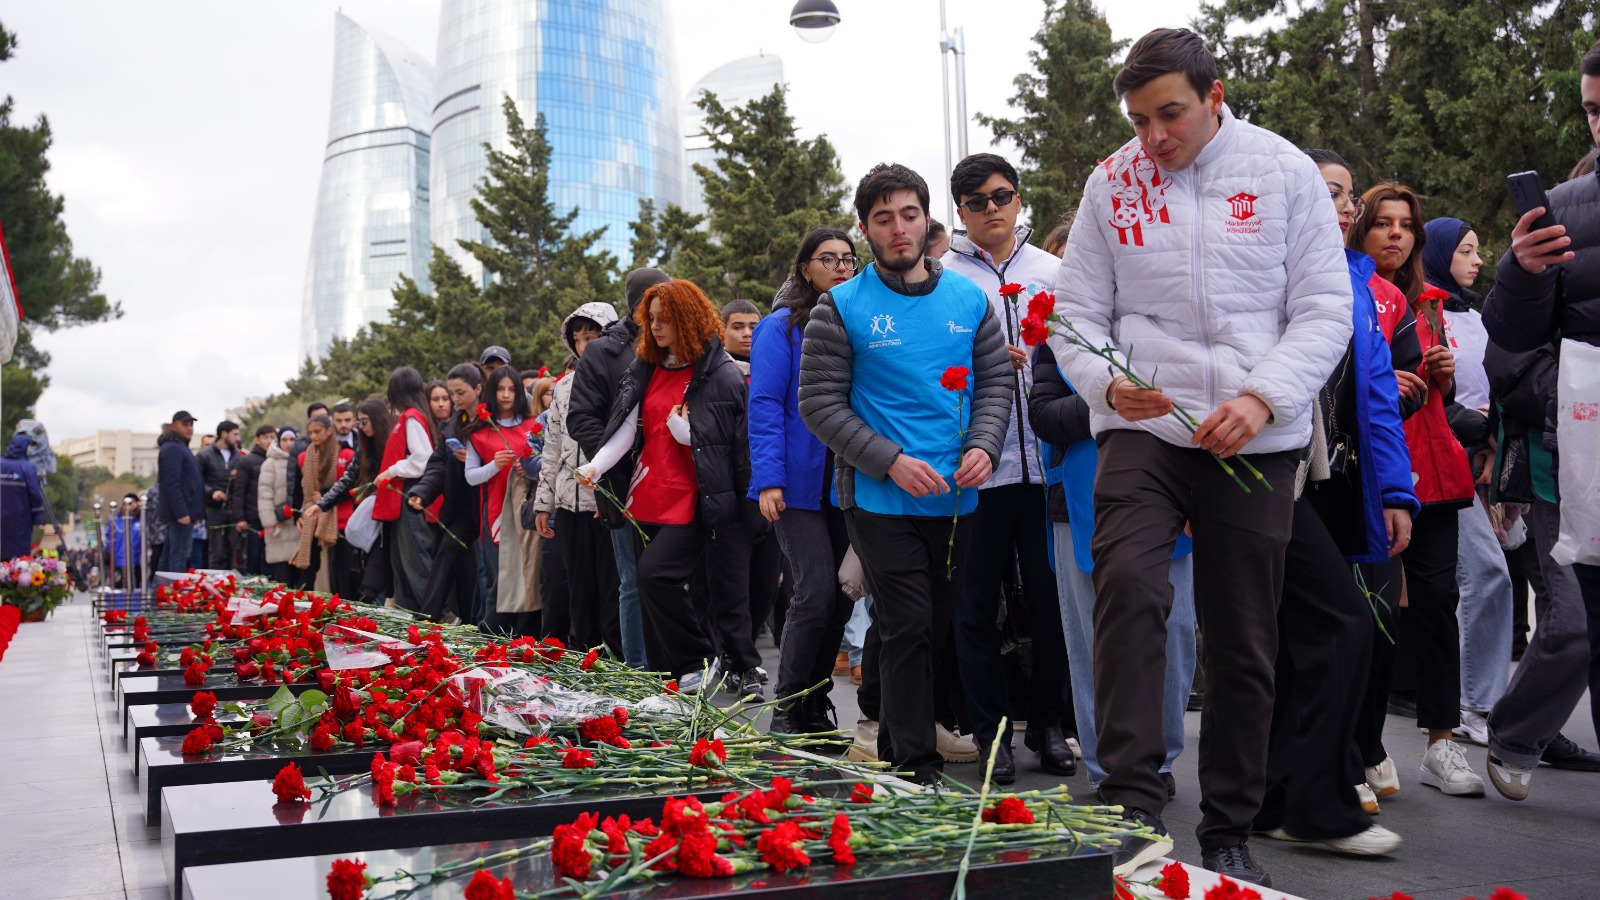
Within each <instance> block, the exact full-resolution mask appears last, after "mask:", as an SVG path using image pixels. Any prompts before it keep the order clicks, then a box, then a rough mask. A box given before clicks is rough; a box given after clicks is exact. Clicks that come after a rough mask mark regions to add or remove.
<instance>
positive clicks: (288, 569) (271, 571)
mask: <svg viewBox="0 0 1600 900" xmlns="http://www.w3.org/2000/svg"><path fill="white" fill-rule="evenodd" d="M294 572H295V568H294V567H293V566H291V565H289V564H288V563H287V562H275V563H267V564H266V571H265V572H264V573H263V574H265V575H266V576H267V577H268V578H270V579H272V580H273V581H276V582H278V583H279V584H284V585H287V584H290V583H291V582H290V579H291V578H293V577H294V574H293V573H294Z"/></svg>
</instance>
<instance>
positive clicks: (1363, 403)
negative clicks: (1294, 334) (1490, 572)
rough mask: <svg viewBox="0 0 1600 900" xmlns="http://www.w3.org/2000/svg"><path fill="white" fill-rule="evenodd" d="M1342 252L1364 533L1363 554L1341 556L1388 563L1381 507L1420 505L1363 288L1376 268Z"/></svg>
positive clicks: (1384, 352) (1394, 393)
mask: <svg viewBox="0 0 1600 900" xmlns="http://www.w3.org/2000/svg"><path fill="white" fill-rule="evenodd" d="M1344 253H1345V261H1346V263H1348V265H1349V267H1350V290H1351V291H1352V292H1353V293H1354V295H1355V303H1354V304H1352V309H1353V310H1354V313H1353V315H1354V325H1355V331H1354V334H1353V336H1352V337H1351V351H1352V353H1353V355H1354V358H1353V360H1352V362H1353V365H1352V366H1351V370H1352V371H1353V372H1354V373H1355V407H1356V434H1355V439H1356V445H1357V448H1358V450H1359V452H1360V459H1361V464H1360V465H1358V466H1357V470H1358V471H1359V472H1360V474H1361V495H1362V503H1361V517H1362V521H1363V522H1364V523H1365V524H1366V532H1367V541H1366V543H1367V546H1366V551H1365V552H1364V553H1358V554H1352V555H1350V556H1348V557H1346V558H1347V559H1349V561H1350V562H1353V563H1381V562H1384V561H1386V560H1388V559H1389V533H1388V530H1387V529H1386V528H1384V524H1383V511H1384V509H1385V508H1392V509H1408V510H1410V511H1411V515H1413V516H1415V515H1416V514H1417V513H1418V512H1420V511H1421V509H1422V505H1421V504H1420V503H1418V502H1417V495H1416V493H1415V492H1414V491H1413V490H1412V487H1411V451H1410V450H1408V449H1407V448H1406V434H1405V431H1404V430H1403V429H1402V428H1401V425H1400V389H1399V386H1398V385H1397V384H1396V383H1395V379H1394V368H1393V363H1392V362H1391V360H1390V356H1389V343H1388V341H1385V340H1384V339H1383V329H1382V328H1381V326H1380V325H1379V324H1378V310H1377V307H1376V306H1375V305H1374V303H1373V299H1372V289H1371V288H1369V287H1367V282H1368V281H1370V280H1371V279H1372V273H1373V271H1374V270H1375V269H1376V267H1377V264H1376V263H1374V262H1373V261H1372V257H1370V256H1367V255H1366V254H1365V253H1358V252H1356V251H1354V250H1348V249H1347V250H1345V252H1344Z"/></svg>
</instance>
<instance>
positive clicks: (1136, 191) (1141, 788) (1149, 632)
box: [1051, 29, 1352, 885]
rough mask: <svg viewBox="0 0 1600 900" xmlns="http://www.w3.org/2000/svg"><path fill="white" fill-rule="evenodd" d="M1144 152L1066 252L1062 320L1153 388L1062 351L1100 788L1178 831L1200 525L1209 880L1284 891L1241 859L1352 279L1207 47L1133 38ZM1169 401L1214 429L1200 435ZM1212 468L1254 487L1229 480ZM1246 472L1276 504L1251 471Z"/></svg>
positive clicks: (1103, 180) (1134, 113)
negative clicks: (1178, 597) (1172, 718)
mask: <svg viewBox="0 0 1600 900" xmlns="http://www.w3.org/2000/svg"><path fill="white" fill-rule="evenodd" d="M1114 84H1115V87H1116V90H1117V94H1118V96H1119V97H1120V98H1122V100H1123V102H1124V104H1125V107H1126V110H1127V115H1128V118H1129V119H1130V121H1131V122H1132V123H1133V127H1134V131H1135V133H1136V138H1135V139H1134V140H1132V141H1129V142H1128V144H1127V145H1125V146H1124V147H1123V148H1122V149H1121V150H1119V151H1117V152H1116V153H1114V154H1112V156H1111V157H1110V158H1108V159H1107V160H1105V161H1104V162H1103V163H1101V164H1100V165H1099V166H1097V167H1096V169H1095V170H1094V172H1093V173H1092V174H1091V175H1090V176H1089V179H1088V182H1087V184H1086V185H1085V188H1084V197H1083V201H1082V203H1081V205H1080V206H1079V209H1078V215H1077V219H1076V221H1075V222H1074V224H1073V228H1072V234H1071V237H1070V238H1069V239H1068V242H1067V247H1066V251H1065V253H1064V254H1063V259H1062V264H1061V269H1060V271H1059V273H1058V275H1057V279H1056V283H1055V294H1056V304H1057V305H1056V311H1057V312H1058V313H1059V314H1061V315H1062V316H1064V317H1065V318H1066V319H1067V320H1069V321H1070V322H1071V323H1072V324H1073V325H1074V326H1076V328H1077V329H1078V331H1079V332H1080V333H1081V334H1082V335H1083V336H1084V338H1085V339H1086V340H1087V341H1088V342H1089V343H1090V344H1092V345H1093V346H1096V347H1102V346H1106V345H1110V346H1111V347H1113V348H1115V349H1116V351H1117V352H1118V356H1119V357H1124V356H1126V354H1128V353H1129V352H1132V353H1133V354H1134V356H1133V362H1132V367H1133V369H1134V370H1135V371H1136V372H1137V373H1138V374H1139V375H1141V376H1142V377H1143V378H1144V379H1146V380H1148V381H1150V382H1153V383H1154V384H1155V385H1157V389H1156V390H1143V389H1140V388H1138V387H1136V386H1135V385H1134V383H1133V382H1131V381H1130V380H1128V379H1127V378H1126V377H1124V376H1122V375H1120V374H1117V373H1114V372H1109V371H1108V370H1107V364H1106V360H1105V359H1103V358H1101V357H1099V356H1096V355H1094V354H1092V353H1089V352H1088V351H1086V350H1084V349H1082V348H1080V347H1077V346H1073V345H1069V344H1068V343H1066V342H1065V341H1064V340H1063V339H1062V338H1061V337H1059V336H1058V337H1053V338H1052V339H1051V349H1052V350H1053V351H1054V352H1055V355H1056V359H1057V360H1059V361H1060V366H1061V371H1062V373H1063V374H1064V375H1065V376H1066V377H1067V380H1068V381H1069V382H1071V384H1072V385H1073V387H1074V388H1075V389H1076V390H1077V391H1078V392H1079V393H1081V394H1083V396H1084V398H1085V400H1086V401H1087V402H1088V403H1089V406H1090V410H1091V425H1092V428H1093V429H1094V432H1095V435H1096V438H1097V440H1098V441H1099V444H1100V453H1099V472H1098V477H1097V480H1096V483H1095V490H1094V504H1095V536H1094V542H1093V545H1092V547H1093V553H1094V565H1095V568H1094V583H1095V591H1096V595H1097V602H1096V608H1095V635H1094V638H1095V644H1094V646H1095V704H1096V711H1095V712H1096V715H1095V720H1096V726H1097V728H1096V730H1097V732H1098V736H1099V753H1100V763H1101V765H1102V766H1103V767H1104V768H1105V769H1106V771H1107V773H1108V777H1107V778H1106V780H1105V781H1104V782H1103V783H1102V784H1101V786H1100V791H1101V794H1102V796H1104V798H1105V800H1106V802H1107V803H1112V804H1120V805H1122V806H1123V807H1125V808H1126V809H1127V812H1126V813H1125V815H1127V816H1129V817H1130V818H1133V819H1135V820H1138V821H1140V822H1144V823H1146V824H1150V825H1152V827H1155V828H1156V829H1157V830H1158V832H1160V833H1163V834H1164V833H1165V830H1166V829H1165V827H1164V826H1162V824H1161V821H1160V819H1159V815H1160V813H1161V811H1162V809H1163V807H1165V805H1166V802H1167V795H1166V791H1165V788H1164V786H1163V784H1162V781H1161V779H1160V777H1159V775H1158V773H1157V767H1158V766H1159V764H1160V763H1161V761H1162V759H1163V758H1164V755H1165V747H1164V744H1163V738H1162V728H1161V700H1162V696H1161V695H1162V679H1161V678H1160V677H1158V673H1160V672H1162V671H1163V670H1164V667H1165V643H1166V641H1165V634H1166V624H1165V623H1166V617H1167V611H1168V608H1169V607H1170V606H1171V604H1172V588H1171V586H1170V585H1169V584H1168V582H1167V566H1168V564H1169V561H1170V559H1171V557H1172V551H1173V546H1174V544H1175V542H1176V541H1177V538H1178V535H1179V534H1180V533H1181V532H1182V531H1183V529H1184V527H1185V523H1189V524H1191V525H1192V530H1193V535H1194V556H1195V600H1196V605H1197V608H1198V614H1199V621H1200V627H1201V630H1202V631H1203V633H1204V635H1205V641H1204V652H1205V659H1204V663H1205V666H1206V672H1207V692H1206V698H1205V709H1204V711H1203V713H1202V714H1201V728H1200V792H1201V808H1202V810H1203V813H1204V815H1203V818H1202V819H1201V823H1200V826H1199V827H1198V828H1197V829H1196V831H1197V835H1198V837H1199V840H1200V848H1201V851H1202V857H1203V862H1204V864H1205V866H1206V867H1207V868H1208V869H1212V870H1214V871H1219V872H1222V873H1224V874H1226V875H1228V876H1230V877H1232V878H1235V879H1237V880H1241V881H1248V882H1251V883H1256V884H1263V885H1265V884H1270V881H1271V880H1270V878H1269V877H1268V876H1267V873H1266V872H1265V871H1263V870H1262V869H1261V867H1260V866H1258V865H1256V863H1255V862H1254V860H1252V859H1251V857H1250V852H1249V850H1248V848H1247V847H1246V845H1245V841H1246V839H1247V838H1248V837H1249V833H1250V823H1251V820H1252V818H1253V817H1254V816H1255V814H1256V812H1257V811H1258V810H1259V808H1260V805H1261V799H1262V796H1263V792H1264V790H1265V783H1266V781H1265V776H1266V758H1267V739H1268V732H1269V727H1270V724H1271V718H1272V702H1273V661H1274V656H1275V655H1276V653H1277V643H1278V635H1277V616H1276V614H1277V604H1278V598H1279V596H1280V593H1281V588H1282V582H1283V565H1284V550H1285V547H1286V545H1287V542H1288V540H1289V533H1290V523H1291V517H1292V506H1293V502H1294V475H1295V468H1296V465H1297V463H1298V461H1299V460H1300V458H1301V457H1302V456H1303V455H1304V450H1305V448H1306V446H1307V444H1308V443H1309V442H1310V437H1311V401H1312V399H1313V398H1314V397H1315V395H1316V393H1317V391H1318V390H1319V389H1320V388H1321V387H1322V385H1323V383H1324V382H1326V381H1327V379H1328V376H1329V375H1330V374H1331V373H1332V371H1333V369H1334V366H1335V365H1336V364H1337V363H1338V361H1339V359H1340V358H1341V356H1342V355H1343V354H1344V352H1345V348H1346V346H1347V344H1348V343H1349V340H1350V332H1351V315H1350V310H1351V303H1352V299H1351V293H1350V278H1349V273H1348V270H1347V268H1346V265H1345V260H1344V254H1343V250H1342V249H1341V242H1340V237H1339V228H1338V225H1337V222H1336V218H1335V214H1334V210H1333V204H1332V202H1331V201H1330V200H1329V199H1328V189H1327V187H1326V186H1325V185H1324V184H1323V182H1322V179H1321V177H1320V175H1319V174H1318V172H1317V169H1316V167H1315V166H1314V165H1313V164H1312V163H1311V161H1310V160H1309V159H1308V158H1307V157H1306V156H1305V155H1304V154H1302V153H1301V152H1300V151H1299V150H1297V149H1296V148H1295V147H1294V145H1293V144H1290V143H1289V142H1288V141H1286V140H1284V139H1283V138H1280V137H1278V136H1277V135H1275V134H1272V133H1271V132H1268V131H1265V130H1263V129H1261V128H1257V127H1255V126H1252V125H1249V124H1246V123H1244V122H1241V121H1239V120H1237V119H1235V118H1234V116H1233V114H1232V112H1231V111H1229V109H1228V108H1227V106H1225V105H1224V104H1223V85H1222V82H1221V81H1219V80H1218V78H1217V67H1216V60H1215V58H1214V57H1212V55H1211V53H1210V51H1209V50H1208V49H1207V48H1206V46H1205V43H1204V42H1203V41H1202V40H1201V39H1200V37H1199V36H1198V35H1195V34H1194V33H1193V32H1190V31H1188V30H1186V29H1158V30H1156V31H1153V32H1151V33H1149V34H1147V35H1145V36H1144V37H1143V38H1140V39H1139V41H1138V42H1137V43H1135V44H1134V46H1133V48H1132V49H1131V50H1130V51H1129V53H1128V58H1127V61H1126V62H1125V63H1124V65H1123V68H1122V70H1121V71H1120V72H1118V73H1117V76H1116V80H1115V82H1114ZM1174 404H1177V405H1178V406H1181V407H1183V409H1184V410H1186V411H1188V412H1189V413H1191V414H1192V415H1193V416H1194V417H1195V418H1196V419H1197V420H1199V421H1200V425H1199V427H1198V429H1197V430H1196V431H1195V432H1194V434H1193V435H1191V434H1190V432H1189V430H1188V429H1187V428H1186V427H1184V425H1183V423H1182V422H1180V421H1179V419H1178V417H1176V416H1174V415H1171V414H1170V413H1172V412H1173V410H1174ZM1207 451H1210V452H1214V453H1216V454H1218V455H1219V456H1221V457H1223V458H1227V459H1229V460H1230V462H1231V465H1232V466H1233V468H1234V469H1235V470H1236V471H1237V472H1238V473H1239V474H1240V475H1241V476H1242V477H1243V479H1244V481H1245V483H1246V484H1248V485H1250V486H1251V489H1250V491H1249V492H1248V493H1247V492H1246V491H1244V490H1242V489H1241V488H1240V486H1239V485H1238V484H1236V483H1234V481H1233V480H1232V479H1231V478H1229V477H1228V475H1227V474H1226V473H1225V472H1224V471H1223V469H1222V467H1221V466H1219V465H1218V463H1217V461H1216V460H1214V459H1210V458H1208V455H1209V454H1208V452H1207ZM1241 453H1244V455H1245V456H1246V457H1248V459H1249V461H1250V462H1251V463H1252V464H1253V465H1254V466H1255V467H1256V468H1257V469H1258V470H1260V472H1261V473H1262V475H1264V476H1265V477H1266V479H1267V481H1268V482H1269V483H1270V484H1271V486H1272V488H1273V490H1270V491H1269V490H1266V489H1265V487H1264V486H1262V485H1260V484H1259V483H1257V482H1255V480H1254V478H1253V477H1252V476H1251V475H1250V474H1249V473H1248V472H1247V471H1246V470H1245V469H1244V468H1243V466H1241V465H1240V459H1239V458H1238V454H1241Z"/></svg>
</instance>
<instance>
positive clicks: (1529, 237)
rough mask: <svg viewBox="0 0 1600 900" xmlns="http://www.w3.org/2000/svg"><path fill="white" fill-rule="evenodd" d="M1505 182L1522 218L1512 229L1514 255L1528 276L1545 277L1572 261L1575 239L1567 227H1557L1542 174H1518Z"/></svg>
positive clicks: (1508, 177)
mask: <svg viewBox="0 0 1600 900" xmlns="http://www.w3.org/2000/svg"><path fill="white" fill-rule="evenodd" d="M1506 182H1507V184H1508V185H1510V187H1511V198H1512V200H1513V201H1515V203H1516V205H1517V212H1518V213H1519V214H1520V215H1521V218H1520V219H1518V220H1517V226H1516V227H1515V228H1513V229H1512V230H1511V253H1512V255H1513V256H1514V257H1516V260H1517V265H1519V266H1521V267H1522V268H1523V269H1524V270H1525V271H1527V272H1528V273H1529V274H1532V275H1543V274H1544V272H1545V270H1546V269H1548V268H1550V267H1551V266H1554V265H1559V264H1561V263H1564V262H1568V261H1570V260H1571V259H1572V258H1573V256H1574V255H1575V254H1574V253H1573V252H1572V251H1571V250H1570V249H1568V248H1569V247H1570V246H1571V244H1572V239H1571V238H1569V237H1567V236H1566V234H1567V229H1566V226H1565V225H1558V224H1556V220H1555V217H1554V216H1552V215H1551V214H1550V200H1549V198H1548V197H1546V196H1545V192H1544V185H1543V183H1542V182H1540V180H1539V173H1538V172H1518V173H1516V174H1514V175H1510V176H1507V178H1506Z"/></svg>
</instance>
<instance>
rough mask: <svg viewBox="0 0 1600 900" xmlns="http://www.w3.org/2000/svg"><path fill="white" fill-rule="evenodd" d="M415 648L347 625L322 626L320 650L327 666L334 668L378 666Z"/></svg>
mask: <svg viewBox="0 0 1600 900" xmlns="http://www.w3.org/2000/svg"><path fill="white" fill-rule="evenodd" d="M416 649H417V645H416V644H413V643H410V642H408V641H402V640H400V639H399V638H392V637H389V636H388V635H386V634H374V633H373V632H370V631H362V630H361V629H359V628H351V627H350V626H348V625H329V626H328V627H326V628H324V629H322V652H323V653H324V654H325V655H326V656H327V657H328V668H330V669H333V670H335V671H343V670H346V669H376V668H381V667H383V666H386V665H388V664H390V663H392V662H399V661H400V660H402V659H404V658H405V657H406V656H407V655H409V654H410V653H411V651H413V650H416Z"/></svg>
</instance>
